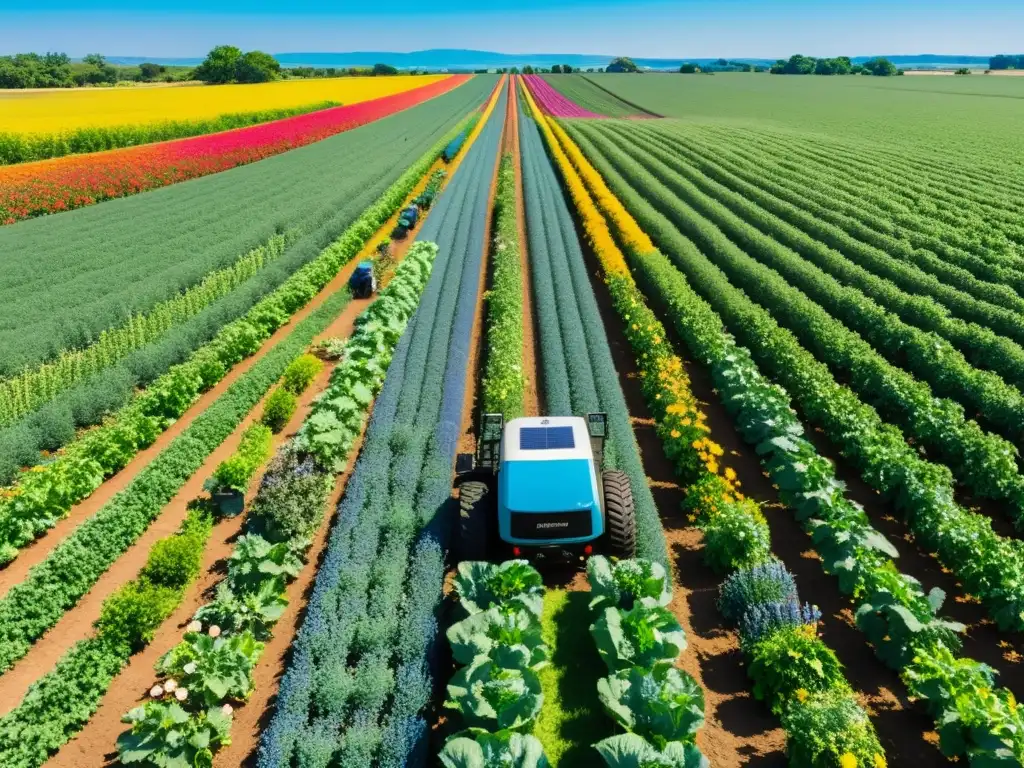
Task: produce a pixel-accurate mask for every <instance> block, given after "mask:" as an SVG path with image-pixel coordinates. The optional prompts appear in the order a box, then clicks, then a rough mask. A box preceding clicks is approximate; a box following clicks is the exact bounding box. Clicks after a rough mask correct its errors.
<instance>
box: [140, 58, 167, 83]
mask: <svg viewBox="0 0 1024 768" xmlns="http://www.w3.org/2000/svg"><path fill="white" fill-rule="evenodd" d="M166 71H167V67H164V66H161V65H160V64H153V63H152V62H149V61H145V62H143V63H142V64H139V79H140V80H145V81H146V82H152V81H153V80H156V79H157V78H158V77H160V75H162V74H164V72H166Z"/></svg>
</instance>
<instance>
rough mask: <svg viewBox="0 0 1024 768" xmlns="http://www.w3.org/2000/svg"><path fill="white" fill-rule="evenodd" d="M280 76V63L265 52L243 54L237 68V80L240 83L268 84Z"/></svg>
mask: <svg viewBox="0 0 1024 768" xmlns="http://www.w3.org/2000/svg"><path fill="white" fill-rule="evenodd" d="M280 76H281V65H280V63H278V61H277V59H275V58H274V57H273V56H271V55H270V54H269V53H264V52H263V51H249V52H248V53H246V54H243V55H242V57H241V58H240V59H239V60H238V64H237V65H236V66H235V80H237V81H238V82H240V83H267V82H270V81H271V80H276V79H277V78H278V77H280Z"/></svg>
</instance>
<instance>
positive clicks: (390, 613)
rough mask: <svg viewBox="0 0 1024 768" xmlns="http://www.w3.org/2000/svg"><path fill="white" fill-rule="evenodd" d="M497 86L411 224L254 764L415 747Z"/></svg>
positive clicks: (421, 730) (357, 760) (495, 130)
mask: <svg viewBox="0 0 1024 768" xmlns="http://www.w3.org/2000/svg"><path fill="white" fill-rule="evenodd" d="M502 90H503V88H502V86H499V91H498V92H496V93H495V94H494V95H493V96H492V99H491V101H490V102H489V104H488V107H487V109H486V110H485V112H484V114H483V116H482V117H481V120H480V122H479V124H478V126H477V128H476V129H475V130H474V134H472V135H471V136H470V137H469V138H468V139H467V141H466V144H465V145H464V147H468V148H469V149H468V150H466V154H465V156H464V158H463V161H462V165H461V166H460V172H459V173H458V174H457V175H455V176H454V177H453V179H452V181H451V183H450V184H449V186H448V188H447V189H446V191H445V193H444V194H443V195H442V196H441V197H440V198H438V202H437V204H436V205H435V208H434V210H433V212H432V213H431V215H430V218H429V219H428V220H427V222H426V223H425V225H424V228H423V230H422V231H421V233H420V235H419V236H420V237H421V238H429V239H431V240H435V241H436V242H437V243H438V246H439V252H438V256H437V259H436V261H435V263H434V269H433V274H432V277H431V280H430V281H429V283H428V284H427V286H426V289H425V290H424V292H423V296H422V299H421V301H420V304H419V309H418V310H417V313H416V314H415V316H414V317H413V319H412V320H411V322H410V323H409V326H408V328H407V329H406V331H405V333H404V335H403V336H402V338H401V340H400V341H399V343H398V346H397V348H396V351H395V354H394V357H393V359H392V361H391V365H390V367H389V369H388V375H387V378H386V380H385V383H384V387H383V389H382V390H381V393H380V396H379V397H378V398H377V399H376V402H375V405H374V409H373V417H372V419H371V422H370V425H369V427H368V429H367V432H366V436H365V439H364V441H363V444H362V448H361V451H360V455H359V459H358V462H357V463H356V465H355V468H354V470H353V472H352V475H351V477H350V478H349V481H348V484H347V486H346V491H345V495H344V498H343V499H342V501H341V504H340V506H339V510H338V523H337V525H336V526H335V527H334V529H333V531H332V533H331V536H330V539H329V541H328V544H327V549H326V554H325V556H324V559H323V562H322V564H321V566H320V568H319V569H318V571H317V576H316V582H315V585H314V588H313V593H312V596H311V598H310V601H309V604H308V609H307V613H306V617H305V620H304V622H303V625H302V628H301V630H300V632H299V634H298V636H297V638H296V640H295V642H294V643H293V646H292V648H293V653H292V657H291V661H290V663H289V665H288V668H287V670H286V672H285V675H284V678H283V679H282V681H281V686H280V689H279V692H278V697H277V704H276V707H275V711H274V716H273V718H272V720H271V721H270V723H269V725H268V726H267V728H266V729H265V730H264V732H263V734H262V738H261V742H260V747H259V752H258V757H257V763H258V765H260V766H263V767H266V768H269V767H270V766H290V765H293V764H295V763H296V762H298V763H299V764H309V765H327V764H331V763H332V762H333V763H337V764H340V765H380V766H405V765H416V764H421V763H422V762H423V761H425V760H426V759H427V755H428V751H429V750H428V747H427V740H428V734H429V729H428V727H427V724H426V721H425V720H424V718H423V715H422V712H423V710H424V708H425V707H426V706H427V704H428V703H429V702H430V700H431V698H432V692H433V679H434V675H435V664H436V662H437V658H436V657H437V651H438V641H439V637H438V625H437V620H436V612H437V610H438V608H439V604H440V600H441V595H442V588H443V580H444V573H445V564H444V561H445V552H446V550H447V547H448V534H449V530H450V527H451V524H452V514H451V513H452V509H451V506H450V500H451V472H452V467H453V462H454V455H455V446H456V441H457V439H458V436H459V434H460V432H461V424H462V410H463V401H464V394H465V387H466V378H467V366H468V360H469V352H470V347H471V336H472V326H473V319H474V314H475V308H476V305H477V299H478V296H479V288H480V270H481V262H482V254H483V250H484V244H485V240H486V223H487V202H488V198H489V191H490V187H491V182H492V180H493V178H494V173H495V169H496V165H497V153H498V142H499V139H500V136H501V121H500V120H496V119H489V118H491V115H492V113H493V112H494V111H495V109H503V108H504V101H503V100H502V98H501V91H502Z"/></svg>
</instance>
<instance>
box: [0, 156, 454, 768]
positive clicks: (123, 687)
mask: <svg viewBox="0 0 1024 768" xmlns="http://www.w3.org/2000/svg"><path fill="white" fill-rule="evenodd" d="M439 166H443V164H442V163H441V161H440V160H439V161H437V162H436V163H435V164H434V166H432V167H431V169H430V170H429V171H428V172H427V174H426V175H425V176H424V178H423V179H422V180H421V181H420V183H419V184H417V185H416V187H415V188H414V189H413V191H412V192H411V193H410V194H409V196H408V198H407V200H406V202H405V203H404V204H403V205H402V206H401V207H400V208H399V211H398V212H396V213H395V214H394V215H393V216H392V217H391V219H389V220H388V222H386V223H385V224H384V226H383V227H381V229H380V230H379V231H378V233H377V234H376V235H375V236H374V237H372V238H370V240H369V241H368V242H367V245H366V246H365V247H364V248H363V250H362V251H361V252H360V253H359V254H358V256H357V257H356V258H354V259H353V260H352V264H351V269H348V270H347V272H348V273H349V274H351V271H352V269H354V267H355V264H356V263H358V262H359V261H360V260H362V259H364V258H369V257H370V256H371V255H372V254H373V252H374V250H375V249H376V245H377V243H378V242H379V241H380V240H381V239H382V238H383V237H385V236H387V234H388V233H390V232H391V230H392V229H393V228H394V226H395V224H396V223H397V220H398V216H399V214H400V212H401V208H404V207H405V205H406V204H408V202H409V201H411V200H412V199H414V198H415V197H416V196H417V195H419V194H420V192H422V191H423V188H424V187H426V185H427V183H428V181H429V178H430V175H431V174H432V173H433V172H434V170H436V168H437V167H439ZM446 183H447V181H446ZM425 220H426V217H423V218H421V219H420V221H419V222H418V223H417V226H416V227H415V228H414V229H413V230H411V231H410V234H409V236H408V237H407V238H405V239H404V240H399V241H395V242H394V243H393V245H392V256H393V259H394V264H395V266H397V265H398V264H399V263H401V260H402V259H403V258H404V257H405V254H406V253H407V252H408V250H409V248H410V247H411V246H412V243H413V242H414V240H415V236H416V233H417V232H418V231H419V228H420V227H422V225H423V222H424V221H425ZM345 279H346V281H347V277H346V278H345ZM369 303H370V302H369V301H368V300H353V301H352V302H350V303H349V304H348V305H347V306H346V307H345V309H344V310H343V311H342V313H341V314H339V315H338V317H337V318H336V319H335V320H334V321H333V322H332V323H331V324H330V325H329V326H328V327H327V328H326V329H325V330H324V332H323V333H321V334H320V335H319V336H317V339H316V340H317V341H319V340H323V339H329V338H347V337H348V336H349V335H350V334H351V332H352V329H353V323H354V321H355V319H356V317H358V315H359V314H360V313H361V312H362V311H363V310H364V309H365V308H366V307H367V306H368V305H369ZM333 368H334V366H333V364H328V365H326V366H325V367H324V370H323V371H322V372H321V374H320V375H319V376H318V377H317V380H316V381H315V382H314V384H313V385H312V386H310V388H309V389H307V390H306V392H305V393H304V394H303V397H302V398H301V400H300V405H299V408H298V409H296V413H295V415H294V416H293V417H292V419H291V421H290V422H289V424H288V427H287V428H286V429H285V430H284V431H283V432H282V435H283V436H286V437H287V436H291V435H293V434H294V433H295V432H296V431H297V430H298V428H299V427H300V426H301V425H302V422H303V421H304V420H305V418H306V416H307V415H308V413H309V410H310V407H311V405H312V402H313V400H314V399H315V398H316V397H317V396H318V395H319V394H320V393H321V392H322V391H323V390H324V389H325V388H326V386H327V383H328V381H329V379H330V374H331V371H332V370H333ZM261 412H262V409H261V408H260V407H259V406H257V408H256V409H254V411H253V413H250V415H249V416H248V417H247V419H246V421H247V422H248V421H249V420H251V419H253V418H254V414H258V413H261ZM241 429H242V428H240V430H241ZM234 437H235V436H234V435H232V439H233V438H234ZM279 437H280V436H279ZM283 442H284V437H281V438H280V440H278V441H275V450H276V449H277V447H279V445H280V443H283ZM361 445H362V437H360V438H359V440H357V442H356V444H355V446H354V447H353V449H352V451H351V452H350V455H349V462H348V467H349V469H348V470H347V471H346V472H345V473H343V474H341V475H339V476H338V478H337V480H336V482H335V486H334V490H333V492H332V494H331V496H330V499H329V501H328V510H330V511H329V513H328V514H326V515H325V516H324V521H323V522H322V524H321V526H320V528H319V530H318V532H317V534H316V536H315V537H314V541H313V545H312V547H311V548H310V551H309V554H308V560H307V565H306V567H305V568H304V569H303V571H302V573H301V574H300V575H299V577H298V578H297V579H296V580H295V581H293V582H292V583H291V584H290V585H289V586H288V588H287V590H286V595H287V597H288V608H287V609H286V611H285V613H284V615H283V616H282V617H281V619H280V620H279V621H278V623H277V624H276V625H275V627H274V636H273V637H272V638H271V639H270V640H269V641H268V642H267V644H266V647H265V648H264V651H263V655H262V656H261V657H260V660H259V663H258V664H257V666H256V668H255V670H254V672H253V679H254V681H255V690H254V692H253V694H252V696H251V697H250V699H249V701H248V702H247V703H246V705H245V706H244V707H239V708H237V709H236V710H235V715H234V725H233V727H232V733H231V736H232V743H231V745H230V746H228V747H226V748H224V749H223V750H221V751H220V752H219V753H218V754H217V755H216V757H215V764H216V765H218V766H221V765H223V766H237V765H240V764H242V763H245V762H247V761H250V760H251V759H252V758H253V757H254V756H255V753H256V749H257V748H258V746H259V737H260V733H261V731H262V729H263V727H264V726H265V724H266V720H267V719H268V718H269V717H270V715H271V713H272V711H273V704H274V701H275V699H276V696H277V688H278V684H279V683H280V678H281V676H282V675H283V673H284V670H285V668H286V665H287V657H288V653H289V652H290V648H291V644H292V642H293V640H294V639H295V635H296V633H297V632H298V630H299V627H300V626H301V625H302V620H303V618H304V616H305V611H306V602H307V601H308V599H309V596H310V594H311V591H312V586H313V582H314V580H315V578H316V573H317V570H318V568H319V564H320V561H321V558H322V555H323V552H324V549H325V547H326V542H327V537H328V534H329V532H330V530H331V527H332V525H333V521H334V516H335V514H334V511H335V509H336V507H337V504H338V501H339V500H340V498H341V495H342V493H343V492H344V488H345V485H346V483H347V482H348V477H349V474H350V471H351V468H352V467H354V465H355V457H356V456H358V453H359V449H360V446H361ZM205 469H206V467H204V470H205ZM200 474H202V472H201V473H200ZM207 474H208V473H207ZM262 475H263V472H260V473H259V475H258V477H257V478H256V479H254V480H253V483H252V485H251V486H250V493H249V495H248V498H250V499H251V498H252V497H253V496H255V492H256V490H257V489H258V487H259V478H261V477H262ZM203 476H204V477H205V476H206V475H203ZM175 501H177V499H176V500H175ZM172 503H173V502H172ZM242 523H243V520H242V518H236V519H235V520H232V521H225V523H221V524H219V525H218V526H217V527H216V528H215V530H214V533H213V536H212V537H211V540H210V543H209V545H208V546H207V550H206V553H205V556H204V560H203V567H204V571H203V575H202V576H201V577H200V578H199V579H198V580H197V582H196V583H195V584H194V585H193V586H192V588H190V590H189V592H188V594H187V595H186V597H185V599H184V600H183V601H182V605H181V606H180V607H179V608H178V610H176V611H175V612H174V614H172V616H171V617H170V618H169V619H168V620H167V621H166V622H164V624H163V625H162V626H161V627H160V629H159V630H158V632H157V634H156V636H155V637H154V638H153V641H152V642H151V643H150V644H149V645H148V646H147V647H146V648H145V649H144V650H143V651H142V652H140V653H139V654H136V655H135V656H133V657H132V659H131V660H130V661H129V664H128V665H127V666H126V667H125V669H124V670H123V671H122V672H121V674H120V675H119V676H118V677H117V678H115V680H114V682H113V683H112V685H111V687H110V689H109V690H108V691H107V694H106V695H105V696H104V698H103V700H102V701H101V702H100V707H99V709H98V710H97V712H96V714H95V715H94V716H93V717H92V719H91V720H90V721H89V723H88V724H87V725H86V727H85V728H83V729H82V731H81V732H80V733H79V734H78V735H77V736H76V737H75V738H74V739H73V740H72V741H70V742H69V743H68V744H67V745H66V746H65V747H63V748H62V750H61V751H60V752H58V753H57V754H56V755H54V756H53V757H52V758H50V760H49V761H48V762H47V764H46V765H47V766H48V768H53V767H66V768H85V767H86V766H97V767H98V766H103V765H106V764H107V763H108V760H109V759H111V758H113V757H114V756H115V754H116V750H115V749H114V744H115V741H116V735H117V734H118V733H120V732H121V730H122V729H123V727H124V726H123V725H122V724H121V716H122V715H123V714H124V713H125V712H127V711H128V710H129V709H131V708H132V707H133V706H136V705H137V704H138V703H140V702H141V701H143V700H144V699H145V697H146V692H147V691H148V689H149V688H150V687H151V686H152V684H153V681H154V679H155V673H154V671H153V668H154V664H155V663H156V661H157V660H158V659H159V658H160V657H161V656H162V655H163V654H165V653H166V652H167V651H169V650H170V649H171V648H173V647H174V646H175V645H177V643H178V642H180V640H181V636H182V634H183V632H184V627H185V625H186V624H187V623H188V622H189V621H190V620H191V617H192V615H193V614H194V613H195V612H196V610H198V608H199V607H200V606H201V605H203V604H204V603H206V602H207V601H209V600H210V599H212V597H213V595H214V590H215V588H216V585H217V584H218V583H219V582H220V581H221V579H222V578H223V576H224V572H225V567H226V558H227V557H228V556H229V555H230V554H231V551H232V550H233V547H234V543H235V539H236V538H237V535H238V533H239V531H240V529H241V527H242ZM118 562H119V563H120V562H121V561H118ZM44 640H45V638H44ZM36 674H37V675H38V674H39V673H38V672H36ZM0 682H2V679H0Z"/></svg>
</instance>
